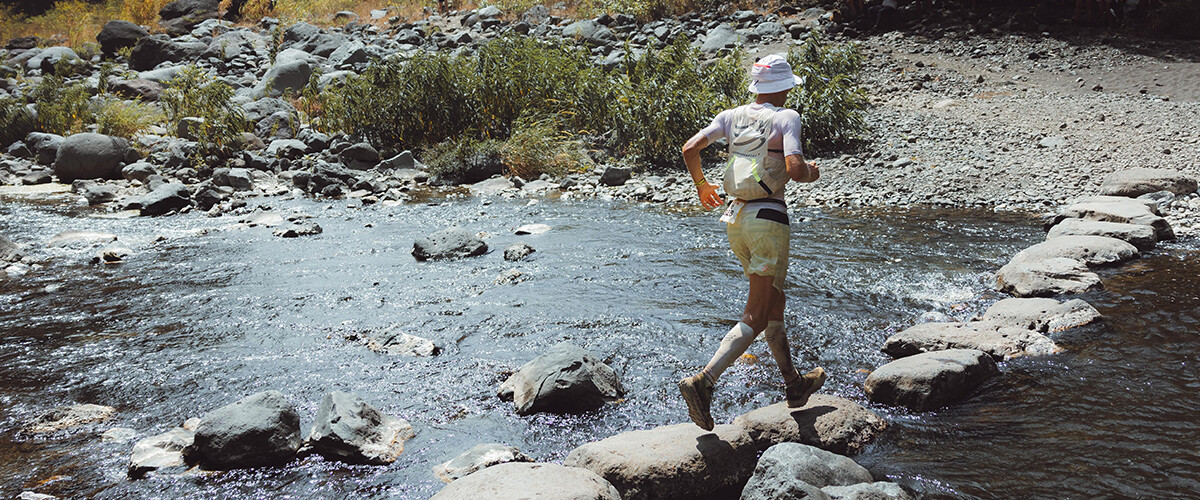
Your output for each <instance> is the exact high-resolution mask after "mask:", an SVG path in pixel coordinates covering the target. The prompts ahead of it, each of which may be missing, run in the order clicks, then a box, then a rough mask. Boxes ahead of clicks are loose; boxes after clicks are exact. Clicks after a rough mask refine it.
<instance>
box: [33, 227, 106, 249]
mask: <svg viewBox="0 0 1200 500" xmlns="http://www.w3.org/2000/svg"><path fill="white" fill-rule="evenodd" d="M110 241H117V235H115V234H110V233H100V232H96V231H63V232H61V233H58V234H56V235H54V236H53V237H51V238H50V241H48V242H46V246H48V247H79V246H95V245H97V244H103V243H108V242H110Z"/></svg>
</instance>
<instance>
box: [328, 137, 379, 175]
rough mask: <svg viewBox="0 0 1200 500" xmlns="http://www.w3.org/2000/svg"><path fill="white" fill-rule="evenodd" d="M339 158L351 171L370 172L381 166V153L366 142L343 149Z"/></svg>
mask: <svg viewBox="0 0 1200 500" xmlns="http://www.w3.org/2000/svg"><path fill="white" fill-rule="evenodd" d="M338 158H339V159H341V160H342V164H343V165H345V166H346V168H349V169H351V170H370V169H372V168H375V166H376V165H378V164H379V152H378V151H376V150H375V148H373V147H371V145H370V144H367V143H365V142H360V143H358V144H354V145H352V146H350V147H347V148H346V149H343V150H342V152H341V153H340V154H339V155H338Z"/></svg>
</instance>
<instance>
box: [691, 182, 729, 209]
mask: <svg viewBox="0 0 1200 500" xmlns="http://www.w3.org/2000/svg"><path fill="white" fill-rule="evenodd" d="M696 196H699V197H700V204H701V205H703V206H704V208H707V209H710V210H711V209H714V208H717V207H719V206H721V205H724V204H725V202H724V201H722V200H721V197H720V196H717V186H714V185H712V184H709V183H707V182H705V183H704V184H701V185H699V186H696Z"/></svg>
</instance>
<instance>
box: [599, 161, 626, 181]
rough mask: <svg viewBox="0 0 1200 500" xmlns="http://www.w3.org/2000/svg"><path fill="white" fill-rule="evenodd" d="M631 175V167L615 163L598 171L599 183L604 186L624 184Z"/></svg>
mask: <svg viewBox="0 0 1200 500" xmlns="http://www.w3.org/2000/svg"><path fill="white" fill-rule="evenodd" d="M632 176H633V169H632V168H630V167H623V166H617V165H609V166H608V167H605V169H604V171H603V172H601V173H600V184H603V185H605V186H624V185H625V183H626V182H629V179H630V178H631V177H632Z"/></svg>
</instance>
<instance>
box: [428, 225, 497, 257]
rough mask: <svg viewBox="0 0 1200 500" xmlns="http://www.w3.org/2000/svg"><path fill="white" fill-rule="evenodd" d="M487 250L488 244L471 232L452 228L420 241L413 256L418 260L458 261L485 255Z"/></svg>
mask: <svg viewBox="0 0 1200 500" xmlns="http://www.w3.org/2000/svg"><path fill="white" fill-rule="evenodd" d="M487 249H488V246H487V243H484V242H483V240H481V239H479V237H477V236H475V235H474V234H471V232H470V231H467V230H466V229H462V228H459V227H451V228H446V229H443V230H441V231H438V232H436V233H433V234H431V235H429V236H426V237H423V238H421V239H418V240H417V241H416V242H415V243H413V251H412V255H413V257H416V258H417V260H438V259H456V258H463V257H475V256H478V255H483V254H484V253H486V252H487Z"/></svg>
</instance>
